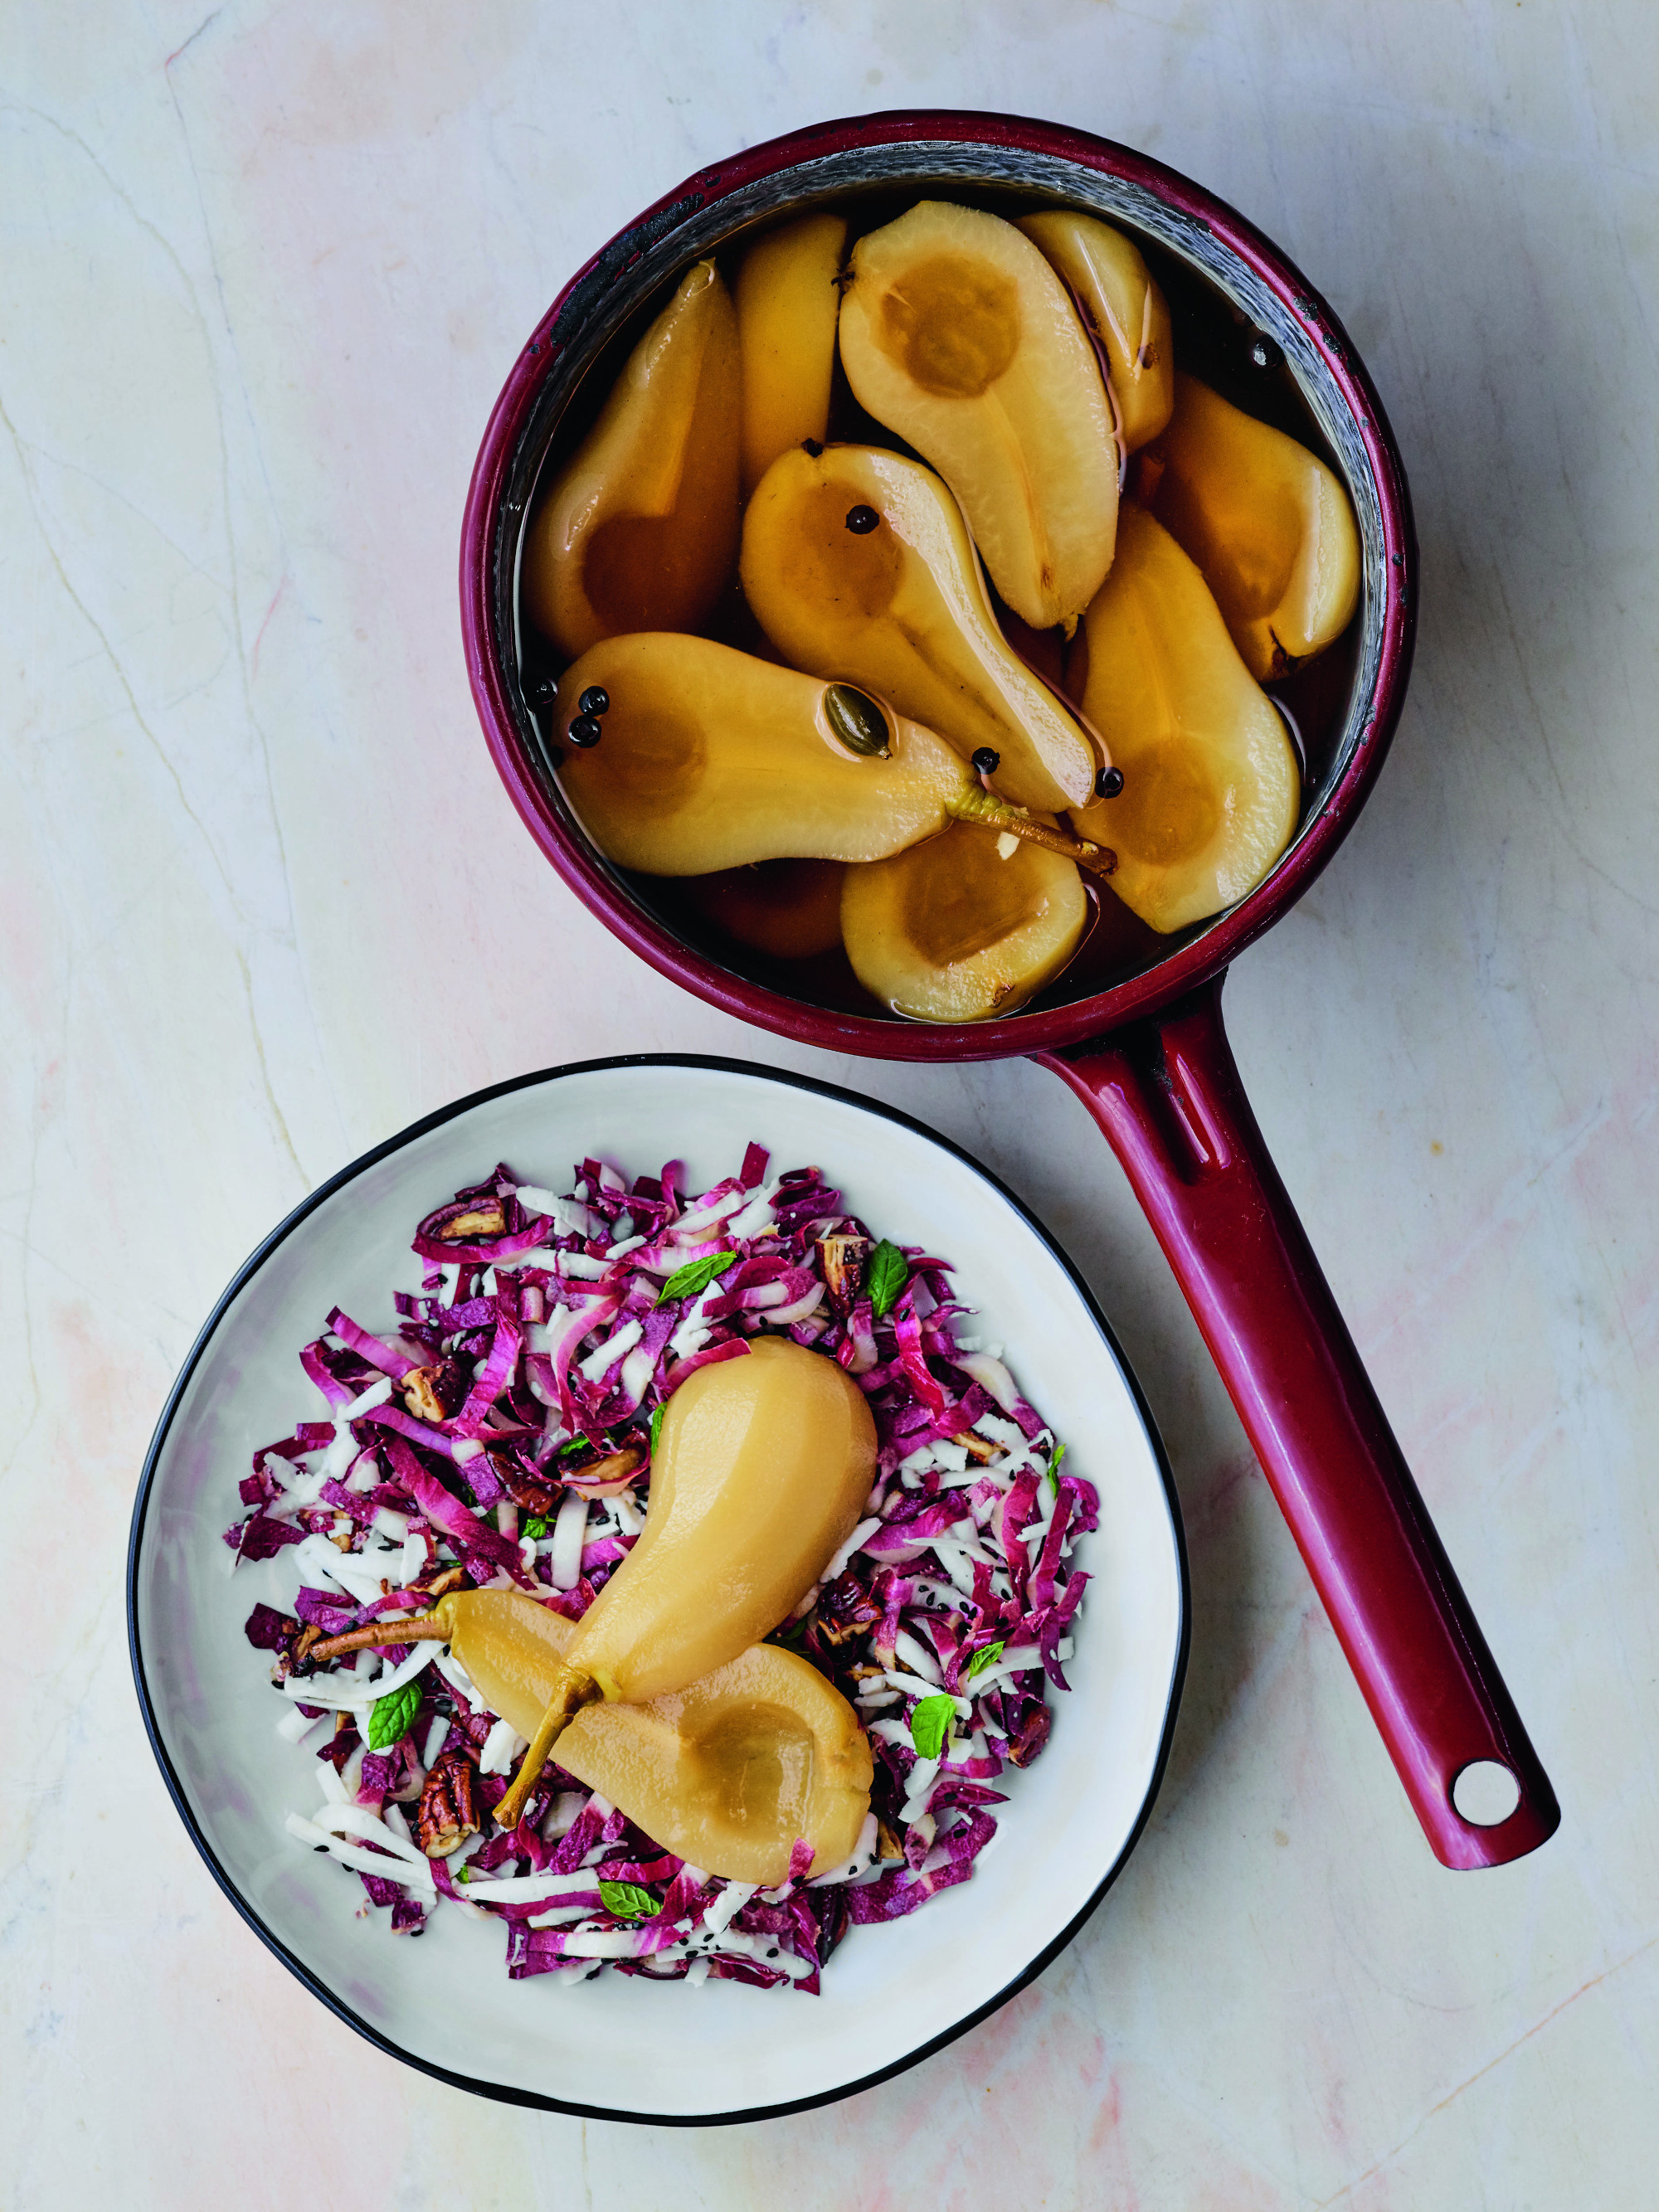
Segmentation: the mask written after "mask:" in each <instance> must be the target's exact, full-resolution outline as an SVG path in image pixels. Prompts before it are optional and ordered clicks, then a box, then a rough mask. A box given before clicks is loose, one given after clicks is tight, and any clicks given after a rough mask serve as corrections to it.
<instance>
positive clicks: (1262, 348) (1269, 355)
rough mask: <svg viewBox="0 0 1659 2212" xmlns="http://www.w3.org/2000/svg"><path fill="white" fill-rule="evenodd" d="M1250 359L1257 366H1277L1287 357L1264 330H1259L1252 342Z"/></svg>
mask: <svg viewBox="0 0 1659 2212" xmlns="http://www.w3.org/2000/svg"><path fill="white" fill-rule="evenodd" d="M1249 353H1250V361H1251V363H1252V365H1253V366H1254V367H1255V368H1278V367H1279V362H1282V361H1283V360H1284V358H1285V356H1284V355H1283V354H1282V353H1280V351H1279V348H1278V347H1277V346H1276V345H1275V344H1274V343H1273V340H1272V339H1271V338H1270V337H1267V335H1266V333H1265V332H1264V331H1257V332H1256V334H1255V337H1254V338H1253V339H1252V340H1251V342H1250V349H1249Z"/></svg>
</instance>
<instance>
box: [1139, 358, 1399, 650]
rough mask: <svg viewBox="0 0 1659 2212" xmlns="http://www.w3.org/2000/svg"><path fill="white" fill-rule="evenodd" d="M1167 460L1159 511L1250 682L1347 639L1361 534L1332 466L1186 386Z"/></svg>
mask: <svg viewBox="0 0 1659 2212" xmlns="http://www.w3.org/2000/svg"><path fill="white" fill-rule="evenodd" d="M1158 457H1159V458H1160V459H1162V461H1163V464H1164V467H1163V473H1162V475H1161V476H1160V477H1159V478H1158V489H1157V493H1156V495H1155V498H1154V501H1153V512H1154V513H1156V515H1157V516H1158V520H1159V521H1160V522H1161V523H1162V524H1163V525H1164V528H1165V529H1166V530H1167V531H1169V532H1170V534H1171V536H1172V537H1174V538H1175V539H1176V542H1177V543H1178V544H1180V545H1182V547H1183V548H1184V549H1185V550H1186V551H1187V552H1188V553H1189V554H1190V555H1191V556H1192V557H1193V559H1194V561H1196V562H1197V563H1198V565H1199V567H1200V568H1201V569H1202V570H1203V572H1204V580H1205V582H1206V584H1207V585H1208V586H1209V587H1210V589H1211V591H1212V592H1213V593H1214V595H1215V600H1216V604H1217V605H1218V607H1219V608H1220V609H1221V612H1222V615H1223V617H1224V618H1225V622H1226V624H1227V628H1228V629H1230V630H1231V633H1232V637H1233V642H1234V644H1235V645H1237V647H1238V649H1239V651H1240V653H1243V656H1244V660H1245V664H1246V665H1247V666H1248V667H1249V671H1250V673H1251V674H1252V675H1253V676H1255V678H1258V679H1259V680H1260V681H1261V682H1264V683H1265V682H1266V681H1267V679H1268V678H1272V677H1275V676H1287V675H1289V673H1290V672H1291V669H1292V668H1294V667H1295V665H1296V664H1297V661H1299V660H1305V659H1307V658H1308V656H1309V655H1310V653H1319V652H1322V650H1323V648H1324V647H1326V646H1328V645H1329V644H1330V643H1331V642H1332V641H1333V640H1334V639H1335V638H1338V637H1340V635H1342V632H1343V631H1344V630H1345V629H1346V628H1347V626H1348V623H1349V622H1350V621H1351V619H1352V616H1353V611H1354V608H1355V606H1356V605H1358V599H1359V532H1358V529H1357V527H1356V526H1355V524H1354V519H1353V510H1352V507H1350V506H1349V504H1348V495H1347V493H1346V491H1345V490H1344V489H1343V487H1342V485H1341V483H1340V482H1339V481H1338V479H1337V478H1336V477H1335V476H1334V475H1333V474H1332V472H1331V471H1330V470H1329V469H1328V468H1327V467H1326V465H1325V464H1324V462H1323V461H1322V460H1320V459H1318V458H1317V456H1316V455H1315V454H1313V453H1310V452H1309V451H1308V449H1307V447H1305V446H1301V445H1298V444H1297V441H1296V440H1295V439H1294V438H1287V437H1286V436H1285V433H1284V432H1283V431H1282V430H1275V429H1273V428H1271V427H1270V426H1269V425H1268V424H1267V423H1266V422H1257V421H1256V420H1255V417H1254V416H1249V415H1246V414H1244V413H1243V412H1242V411H1241V410H1240V409H1238V408H1237V407H1233V406H1231V405H1230V404H1228V402H1227V401H1226V400H1225V399H1224V398H1221V396H1220V394H1219V393H1218V392H1212V391H1211V390H1210V388H1209V386H1207V385H1205V384H1200V383H1199V381H1198V380H1197V379H1196V378H1195V377H1191V376H1184V375H1183V376H1178V377H1176V405H1175V413H1174V414H1173V416H1171V417H1170V425H1169V428H1168V429H1167V430H1165V432H1164V435H1163V438H1162V439H1161V441H1159V445H1158Z"/></svg>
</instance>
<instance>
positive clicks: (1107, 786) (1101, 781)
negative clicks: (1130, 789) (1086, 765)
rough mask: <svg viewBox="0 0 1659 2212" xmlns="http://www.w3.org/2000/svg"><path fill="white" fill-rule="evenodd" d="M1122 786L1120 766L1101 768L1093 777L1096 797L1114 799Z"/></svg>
mask: <svg viewBox="0 0 1659 2212" xmlns="http://www.w3.org/2000/svg"><path fill="white" fill-rule="evenodd" d="M1122 788H1123V771H1122V769H1121V768H1103V769H1102V770H1101V771H1100V774H1099V775H1097V777H1096V778H1095V797H1096V798H1097V799H1115V798H1116V797H1117V795H1118V793H1119V792H1120V791H1121V790H1122Z"/></svg>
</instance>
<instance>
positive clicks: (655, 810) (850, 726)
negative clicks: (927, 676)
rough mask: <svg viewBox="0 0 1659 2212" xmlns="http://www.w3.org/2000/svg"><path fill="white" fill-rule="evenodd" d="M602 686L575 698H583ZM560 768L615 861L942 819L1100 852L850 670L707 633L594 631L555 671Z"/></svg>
mask: <svg viewBox="0 0 1659 2212" xmlns="http://www.w3.org/2000/svg"><path fill="white" fill-rule="evenodd" d="M595 693H599V694H603V696H604V697H605V708H604V710H603V711H602V712H599V713H592V714H590V713H588V712H587V711H586V709H585V708H583V706H582V702H583V700H584V699H585V698H588V697H590V696H591V695H592V694H595ZM553 713H554V718H555V723H556V727H557V728H558V729H559V730H560V731H561V732H563V733H564V734H565V735H566V736H567V737H568V739H569V741H570V744H571V747H572V750H571V751H570V752H569V754H568V755H567V757H566V758H565V760H564V763H563V766H562V770H561V778H562V782H563V785H564V787H565V790H566V792H567V793H568V796H569V798H570V800H571V803H572V804H573V805H574V807H575V810H576V811H577V813H578V815H579V816H580V818H581V822H582V824H583V827H584V828H585V829H586V830H587V832H588V835H589V836H591V837H592V839H593V841H594V842H595V843H596V844H597V845H598V846H599V848H600V849H601V850H602V851H603V852H605V853H607V854H609V855H610V857H611V859H612V860H615V861H617V863H618V864H619V865H620V866H623V867H624V868H637V869H639V870H640V871H641V872H642V873H644V874H646V875H653V876H701V875H708V874H710V873H712V872H714V871H715V870H718V869H723V868H738V867H744V866H748V865H749V864H750V862H752V861H756V860H881V859H883V858H884V857H885V855H886V854H889V853H896V852H901V851H902V849H903V848H904V847H905V846H907V845H914V844H917V843H919V842H920V841H921V839H922V838H924V837H931V836H936V835H937V834H938V832H939V830H941V829H944V828H945V825H946V824H947V823H950V822H953V821H969V822H974V823H979V824H981V825H983V828H984V829H989V830H1005V829H1006V830H1007V831H1009V832H1010V833H1012V835H1013V836H1017V837H1023V838H1026V839H1029V840H1030V841H1031V842H1034V843H1036V844H1042V845H1048V846H1049V847H1052V848H1054V849H1056V850H1058V851H1060V852H1063V853H1065V854H1066V855H1067V857H1068V858H1069V859H1071V860H1074V861H1076V862H1077V863H1078V865H1079V866H1082V867H1088V868H1092V869H1094V870H1095V871H1096V872H1098V873H1106V872H1109V870H1110V867H1111V855H1110V854H1109V853H1108V852H1105V851H1103V849H1102V848H1100V847H1098V846H1097V845H1095V844H1093V843H1091V842H1089V843H1085V842H1079V840H1077V839H1075V838H1074V837H1073V836H1071V834H1070V832H1069V831H1067V830H1062V829H1057V828H1055V826H1054V823H1052V822H1051V821H1048V820H1047V819H1046V818H1044V817H1041V816H1037V815H1034V814H1031V813H1030V812H1028V811H1026V810H1025V809H1024V808H1022V807H1018V806H1015V805H1012V803H1011V802H1010V801H1008V800H1006V799H999V798H998V797H996V796H995V795H994V793H990V792H987V790H986V789H985V788H984V787H983V786H982V785H981V781H980V780H979V778H978V776H977V775H975V773H974V772H973V770H972V769H970V768H969V766H968V764H967V763H966V762H964V761H963V759H962V758H961V757H960V755H959V754H958V753H957V751H956V750H955V749H954V748H953V747H952V746H951V745H948V744H946V743H945V740H944V738H941V737H939V736H938V735H937V734H936V733H935V732H933V731H932V730H930V729H928V728H927V727H926V726H924V725H923V724H922V723H920V722H911V721H907V720H904V719H903V717H902V716H901V715H896V714H893V713H892V712H891V710H890V708H885V707H884V706H883V705H882V703H881V702H879V701H878V700H877V699H874V698H872V696H870V695H869V694H868V693H866V692H863V691H860V690H858V689H857V688H856V687H855V686H854V685H852V684H823V683H820V682H819V681H818V680H817V678H815V677H811V676H803V675H801V674H800V673H799V671H796V670H794V669H793V668H780V667H779V666H777V665H776V664H775V662H772V661H769V660H758V659H756V658H755V657H754V655H753V654H751V653H739V652H738V651H737V650H736V649H735V648H734V647H731V646H726V645H717V644H715V643H714V641H712V640H711V639H708V638H701V637H682V636H680V635H678V634H676V633H673V632H669V631H649V630H647V631H643V632H641V633H640V634H639V635H635V636H633V637H613V638H606V639H605V641H603V642H602V643H600V644H599V645H596V646H595V647H593V648H592V651H591V652H588V653H584V654H583V655H582V657H581V659H580V660H578V661H576V662H575V663H574V665H572V666H571V667H569V668H568V669H567V670H566V671H565V672H564V674H563V676H562V678H560V682H559V689H558V692H557V695H556V698H555V701H554V708H553Z"/></svg>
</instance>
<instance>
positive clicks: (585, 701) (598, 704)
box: [576, 684, 611, 714]
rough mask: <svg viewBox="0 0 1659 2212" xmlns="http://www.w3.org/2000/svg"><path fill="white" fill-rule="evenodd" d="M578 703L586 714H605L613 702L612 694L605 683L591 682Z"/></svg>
mask: <svg viewBox="0 0 1659 2212" xmlns="http://www.w3.org/2000/svg"><path fill="white" fill-rule="evenodd" d="M576 704H577V705H578V706H579V707H580V708H581V710H582V712H583V714H604V712H605V708H607V707H608V706H609V705H610V704H611V694H610V693H609V692H608V691H607V690H605V688H604V687H603V685H601V684H589V685H588V687H587V689H586V691H584V692H583V693H582V696H581V697H580V699H578V700H577V702H576Z"/></svg>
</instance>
